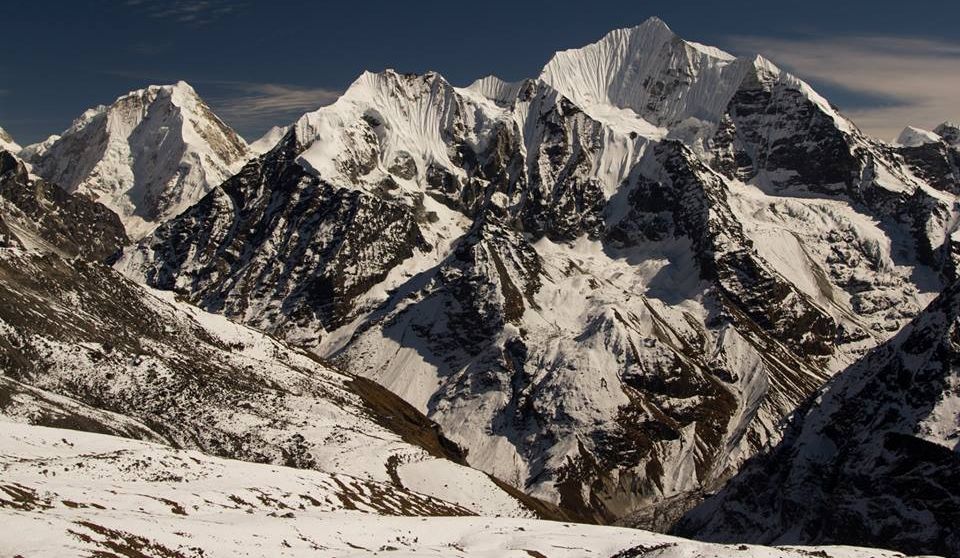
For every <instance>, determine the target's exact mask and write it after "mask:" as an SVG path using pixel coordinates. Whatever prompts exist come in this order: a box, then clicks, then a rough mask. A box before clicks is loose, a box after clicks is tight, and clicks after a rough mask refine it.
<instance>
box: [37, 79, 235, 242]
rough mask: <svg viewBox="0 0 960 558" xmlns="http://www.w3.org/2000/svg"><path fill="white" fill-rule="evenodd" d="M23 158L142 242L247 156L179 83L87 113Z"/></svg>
mask: <svg viewBox="0 0 960 558" xmlns="http://www.w3.org/2000/svg"><path fill="white" fill-rule="evenodd" d="M24 156H25V157H28V161H29V162H30V163H31V164H32V165H33V167H34V172H36V173H37V174H39V175H40V176H42V177H44V178H45V179H47V180H49V181H51V182H53V183H56V184H58V185H60V186H61V187H62V188H64V189H66V190H67V191H68V192H77V191H79V192H83V193H86V194H89V195H91V196H93V197H94V198H95V199H97V200H98V201H100V202H101V203H103V204H104V205H106V206H107V207H109V208H110V209H112V210H113V211H115V212H116V213H117V214H119V215H120V217H121V218H122V219H123V221H124V225H125V226H126V228H127V233H128V234H129V235H130V236H131V237H132V238H140V237H142V236H144V235H145V234H147V233H149V232H150V230H152V229H153V227H155V226H156V225H157V224H158V223H160V222H162V221H164V220H166V219H169V218H171V217H174V216H176V215H177V214H179V213H180V212H181V211H183V210H184V209H186V208H187V207H189V206H190V205H192V204H193V203H194V202H196V201H197V200H198V199H200V198H201V197H202V196H203V195H204V194H206V193H207V192H208V191H209V190H210V188H212V187H213V186H216V185H217V184H219V183H220V182H222V181H223V180H224V179H226V178H227V177H229V176H230V175H232V174H233V173H235V172H236V171H237V170H239V169H240V166H241V165H243V163H245V162H246V160H247V159H248V158H249V157H250V156H251V153H250V151H249V149H248V148H247V146H246V144H245V143H244V141H243V139H241V138H240V137H239V136H238V135H237V134H236V133H235V132H234V131H233V130H231V129H230V128H229V127H228V126H227V125H226V124H224V123H223V122H222V121H221V120H220V119H219V118H217V117H216V115H214V114H213V113H212V112H211V111H210V108H209V107H208V106H207V105H206V104H205V103H204V102H203V100H201V99H200V98H199V97H198V96H197V94H196V92H195V91H194V90H193V88H192V87H190V86H189V85H188V84H186V83H184V82H182V81H181V82H178V83H176V84H174V85H165V86H150V87H148V88H146V89H141V90H138V91H133V92H130V93H128V94H126V95H124V96H122V97H120V98H118V99H117V100H116V101H115V102H114V103H113V104H112V105H110V106H99V107H96V108H92V109H90V110H88V111H86V112H85V113H84V114H83V115H81V116H80V117H79V118H78V119H77V120H75V121H74V123H73V125H72V126H71V127H70V128H69V129H68V130H66V131H65V132H63V133H62V134H61V135H60V137H58V138H51V140H48V141H47V142H44V144H43V145H42V146H29V147H27V148H26V150H25V152H24Z"/></svg>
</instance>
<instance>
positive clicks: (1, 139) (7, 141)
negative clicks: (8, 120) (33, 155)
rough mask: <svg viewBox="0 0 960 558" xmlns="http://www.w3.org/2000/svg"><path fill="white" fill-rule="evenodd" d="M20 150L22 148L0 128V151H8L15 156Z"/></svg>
mask: <svg viewBox="0 0 960 558" xmlns="http://www.w3.org/2000/svg"><path fill="white" fill-rule="evenodd" d="M21 149H23V148H22V147H20V145H19V144H17V142H15V141H13V138H12V137H11V136H10V134H8V133H7V131H6V130H4V129H3V128H0V150H2V151H9V152H10V153H13V154H14V155H16V154H17V153H19V152H20V150H21Z"/></svg>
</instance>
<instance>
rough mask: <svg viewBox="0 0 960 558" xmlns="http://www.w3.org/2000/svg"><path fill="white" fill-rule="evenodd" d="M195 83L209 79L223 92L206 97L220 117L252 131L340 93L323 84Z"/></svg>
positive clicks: (291, 117)
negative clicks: (305, 85) (306, 85)
mask: <svg viewBox="0 0 960 558" xmlns="http://www.w3.org/2000/svg"><path fill="white" fill-rule="evenodd" d="M198 83H210V84H212V85H216V86H217V88H218V89H221V90H222V91H223V94H220V95H216V96H214V97H211V98H209V99H207V102H208V103H209V104H210V105H211V106H212V107H213V109H214V111H215V112H216V113H217V114H218V115H220V117H221V118H223V119H224V120H225V121H227V122H228V123H230V125H232V126H233V127H235V128H238V129H241V130H246V131H254V132H255V133H259V131H263V130H266V129H267V128H269V127H270V126H273V125H278V124H289V123H290V122H292V121H293V120H295V119H296V118H298V117H299V116H300V115H302V114H303V113H305V112H309V111H313V110H316V109H318V108H320V107H322V106H324V105H329V104H330V103H332V102H334V101H336V100H337V99H338V98H339V97H340V94H341V92H340V91H337V90H334V89H328V88H325V87H302V86H297V85H286V84H278V83H249V82H237V81H216V82H198ZM250 139H255V138H250Z"/></svg>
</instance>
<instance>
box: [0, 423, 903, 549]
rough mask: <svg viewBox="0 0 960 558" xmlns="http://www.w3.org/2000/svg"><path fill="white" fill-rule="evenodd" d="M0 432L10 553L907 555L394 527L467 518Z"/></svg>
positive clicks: (503, 527)
mask: <svg viewBox="0 0 960 558" xmlns="http://www.w3.org/2000/svg"><path fill="white" fill-rule="evenodd" d="M0 425H2V428H0V471H2V476H3V480H2V481H0V518H2V521H3V525H4V529H3V530H2V531H0V554H3V555H5V556H7V555H9V556H36V557H42V556H57V557H63V556H89V555H97V556H100V555H104V556H106V555H111V556H113V555H122V556H164V557H170V558H173V557H187V556H189V557H199V556H212V555H215V556H314V557H315V556H335V557H338V558H340V557H345V556H374V555H383V554H385V553H386V554H389V555H391V556H393V555H395V556H462V557H472V556H477V557H497V558H500V557H505V556H511V557H512V556H516V557H529V556H561V557H562V556H569V557H575V556H576V557H579V556H584V555H590V556H601V557H603V556H607V557H614V556H616V557H618V558H627V557H633V556H655V557H660V558H679V557H689V556H699V557H704V558H706V557H720V556H730V555H731V554H735V555H737V556H744V557H750V558H795V557H796V558H800V557H802V556H810V555H812V554H814V553H816V555H817V556H823V557H827V558H867V557H868V556H869V557H873V558H899V557H901V556H902V555H900V554H896V553H892V552H884V551H878V550H869V549H855V548H822V549H820V548H797V549H788V548H765V547H753V546H751V547H748V546H745V545H740V546H737V547H732V546H720V545H711V544H704V543H698V542H693V541H687V540H683V539H678V538H674V537H669V536H665V535H657V534H652V533H647V532H643V531H637V530H633V529H616V528H609V527H594V526H587V525H575V524H570V523H559V522H545V521H532V520H521V519H505V518H491V517H482V518H473V517H432V518H426V517H397V516H409V515H414V514H419V515H423V514H436V513H438V512H445V513H446V514H447V515H451V516H457V515H464V514H466V513H467V512H466V510H463V509H462V508H456V507H451V506H450V505H449V504H445V503H443V502H440V501H438V500H432V499H430V498H427V497H424V496H421V495H417V494H415V493H410V492H402V491H398V490H397V489H396V488H395V487H393V486H389V485H386V484H385V483H377V482H372V481H369V480H362V479H357V478H354V477H350V476H349V475H345V474H327V473H320V472H316V471H299V470H295V469H289V468H285V467H276V466H271V465H263V464H253V463H242V462H237V461H229V460H224V459H217V458H213V457H210V456H207V455H204V454H201V453H197V452H192V451H177V450H171V449H169V448H166V447H163V446H159V445H154V444H147V443H142V442H135V441H131V440H124V439H120V438H113V437H108V436H98V435H92V434H86V433H79V432H73V431H68V430H59V429H48V428H40V427H35V426H23V425H14V424H9V423H0Z"/></svg>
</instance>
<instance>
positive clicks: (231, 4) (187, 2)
mask: <svg viewBox="0 0 960 558" xmlns="http://www.w3.org/2000/svg"><path fill="white" fill-rule="evenodd" d="M126 5H127V6H129V7H131V8H133V9H136V10H139V11H141V13H143V14H145V15H146V16H147V17H150V18H153V19H167V20H172V21H176V22H178V23H184V24H188V25H204V24H207V23H210V22H212V21H214V20H216V19H219V18H221V17H223V16H226V15H230V14H232V13H234V12H236V11H238V10H240V9H242V8H244V7H246V6H247V3H246V2H237V1H235V0H173V1H169V0H168V1H164V0H126Z"/></svg>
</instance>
